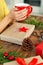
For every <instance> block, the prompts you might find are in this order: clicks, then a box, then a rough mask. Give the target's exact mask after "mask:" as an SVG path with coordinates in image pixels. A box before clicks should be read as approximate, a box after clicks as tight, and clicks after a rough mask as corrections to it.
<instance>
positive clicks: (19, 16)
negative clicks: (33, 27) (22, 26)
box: [9, 7, 28, 21]
mask: <svg viewBox="0 0 43 65" xmlns="http://www.w3.org/2000/svg"><path fill="white" fill-rule="evenodd" d="M27 11H28V10H27V9H26V8H25V9H23V10H20V11H19V10H17V8H15V7H14V8H13V9H12V10H11V11H10V13H9V14H10V17H11V18H12V19H15V20H16V21H21V20H24V19H26V15H27Z"/></svg>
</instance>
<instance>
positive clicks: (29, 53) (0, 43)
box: [0, 17, 42, 57]
mask: <svg viewBox="0 0 43 65" xmlns="http://www.w3.org/2000/svg"><path fill="white" fill-rule="evenodd" d="M36 18H37V19H40V18H41V20H42V17H36ZM35 31H37V32H38V34H39V32H40V31H41V30H35ZM30 39H31V40H32V42H33V43H34V44H35V43H37V42H38V39H37V38H36V37H34V36H33V35H31V37H30ZM0 46H2V47H3V49H0V51H3V50H4V51H13V50H16V52H20V55H23V56H24V57H30V56H35V49H33V50H32V51H24V50H23V49H22V48H21V46H19V45H15V44H12V43H9V42H5V41H1V40H0Z"/></svg>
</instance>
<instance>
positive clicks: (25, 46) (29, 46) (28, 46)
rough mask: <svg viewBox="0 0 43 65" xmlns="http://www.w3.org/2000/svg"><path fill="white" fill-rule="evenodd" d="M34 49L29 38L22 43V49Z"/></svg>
mask: <svg viewBox="0 0 43 65" xmlns="http://www.w3.org/2000/svg"><path fill="white" fill-rule="evenodd" d="M33 47H34V45H33V43H32V41H31V40H30V39H29V38H25V39H24V40H23V42H22V49H23V50H25V51H29V50H32V49H33Z"/></svg>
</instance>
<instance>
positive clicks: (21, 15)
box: [15, 10, 28, 18]
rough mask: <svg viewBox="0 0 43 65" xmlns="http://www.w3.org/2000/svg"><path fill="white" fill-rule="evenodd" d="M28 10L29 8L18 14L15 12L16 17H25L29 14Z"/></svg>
mask: <svg viewBox="0 0 43 65" xmlns="http://www.w3.org/2000/svg"><path fill="white" fill-rule="evenodd" d="M27 11H28V10H26V11H24V12H22V13H20V14H16V13H15V17H16V18H18V17H24V16H25V15H26V14H27Z"/></svg>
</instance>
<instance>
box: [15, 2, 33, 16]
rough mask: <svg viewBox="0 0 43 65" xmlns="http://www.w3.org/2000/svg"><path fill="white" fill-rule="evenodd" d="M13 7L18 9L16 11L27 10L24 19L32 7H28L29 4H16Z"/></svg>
mask: <svg viewBox="0 0 43 65" xmlns="http://www.w3.org/2000/svg"><path fill="white" fill-rule="evenodd" d="M15 7H16V8H17V9H18V10H23V9H25V8H26V9H27V10H28V11H27V14H26V17H28V16H29V15H30V14H31V12H32V6H31V5H29V4H26V3H17V4H15Z"/></svg>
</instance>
